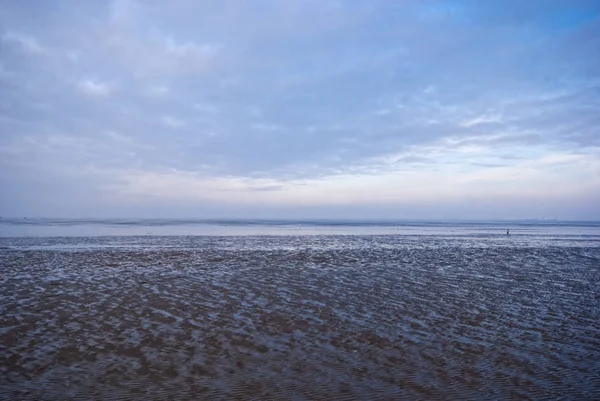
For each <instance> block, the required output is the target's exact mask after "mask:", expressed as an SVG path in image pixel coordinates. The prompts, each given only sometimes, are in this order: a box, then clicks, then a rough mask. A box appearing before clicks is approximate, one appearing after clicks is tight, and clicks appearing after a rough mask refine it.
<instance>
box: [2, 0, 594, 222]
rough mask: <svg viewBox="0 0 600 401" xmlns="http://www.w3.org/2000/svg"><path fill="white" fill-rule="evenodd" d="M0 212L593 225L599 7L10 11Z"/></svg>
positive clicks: (448, 4) (145, 5) (5, 6)
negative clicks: (545, 219)
mask: <svg viewBox="0 0 600 401" xmlns="http://www.w3.org/2000/svg"><path fill="white" fill-rule="evenodd" d="M0 215H1V216H22V215H28V216H65V217H70V216H86V217H93V216H98V217H100V216H115V217H119V216H132V217H134V216H135V217H137V216H140V217H151V216H155V217H186V216H188V217H277V218H281V217H294V218H296V217H334V218H335V217H338V218H341V217H353V218H386V217H389V218H539V217H544V216H547V217H553V218H565V219H568V218H574V219H600V2H599V1H595V0H590V1H578V0H548V1H541V0H535V1H522V0H514V1H507V0H499V1H492V0H490V1H475V0H473V1H439V2H438V1H423V0H419V1H409V0H406V1H399V0H398V1H397V0H369V1H366V0H365V1H362V0H349V1H341V0H339V1H329V0H286V1H280V0H253V1H241V0H236V1H233V0H216V1H212V0H207V1H200V0H198V1H197V0H170V1H166V0H165V1H160V0H147V1H143V0H137V1H136V0H115V1H112V2H108V1H106V2H105V1H80V0H48V1H23V0H2V1H0Z"/></svg>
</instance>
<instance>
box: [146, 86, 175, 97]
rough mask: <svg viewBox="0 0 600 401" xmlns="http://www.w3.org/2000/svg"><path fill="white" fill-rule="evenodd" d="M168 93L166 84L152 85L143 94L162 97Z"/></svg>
mask: <svg viewBox="0 0 600 401" xmlns="http://www.w3.org/2000/svg"><path fill="white" fill-rule="evenodd" d="M168 93H169V87H168V86H166V85H152V86H150V87H148V88H146V90H145V91H144V94H146V95H148V96H150V97H163V96H165V95H166V94H168Z"/></svg>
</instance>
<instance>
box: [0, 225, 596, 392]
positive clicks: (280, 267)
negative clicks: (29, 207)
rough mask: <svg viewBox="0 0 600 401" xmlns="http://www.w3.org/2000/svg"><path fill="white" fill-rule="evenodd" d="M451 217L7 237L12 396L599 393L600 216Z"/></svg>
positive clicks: (4, 323)
mask: <svg viewBox="0 0 600 401" xmlns="http://www.w3.org/2000/svg"><path fill="white" fill-rule="evenodd" d="M261 227H262V226H261ZM444 227H445V228H442V229H436V228H435V227H433V228H434V229H433V231H431V230H430V229H428V228H427V225H425V229H422V230H421V231H420V232H419V233H415V232H414V230H413V231H410V230H408V229H407V230H408V231H406V232H404V231H403V230H402V226H398V227H396V226H393V227H391V228H390V227H387V226H385V227H383V228H381V227H380V228H381V229H384V230H389V233H386V234H382V233H379V234H368V235H364V234H361V232H364V230H365V228H364V227H360V226H358V227H356V226H352V227H351V228H347V232H344V233H343V234H335V233H333V234H332V233H331V232H329V231H327V230H324V229H319V228H314V227H313V228H310V227H304V231H307V230H308V232H309V233H310V232H311V231H310V230H313V231H314V230H316V231H317V235H315V234H314V232H313V233H312V234H310V235H296V234H297V233H296V234H294V233H291V232H287V231H286V232H285V233H283V234H284V235H270V234H269V233H267V234H266V235H265V234H263V235H257V234H256V233H254V232H249V235H228V234H227V233H224V234H223V233H221V234H223V235H218V236H211V235H185V236H182V235H176V233H177V227H176V226H170V230H171V231H170V233H171V234H172V235H122V233H118V235H103V236H94V235H87V236H49V235H44V236H22V235H21V236H7V235H5V236H4V237H2V238H0V269H1V271H0V274H1V277H0V330H1V335H0V338H1V343H0V399H2V400H20V399H23V400H56V399H61V400H64V399H102V400H112V399H119V400H137V399H140V400H160V399H172V400H196V399H207V400H216V399H223V400H249V399H256V400H270V399H272V400H284V399H290V400H326V399H327V400H356V399H364V400H393V399H455V400H462V399H558V398H563V399H578V400H585V399H589V400H592V399H598V398H599V397H600V376H599V374H598V372H600V354H599V351H598V350H600V295H599V294H600V241H599V238H600V232H598V227H597V226H594V225H591V226H586V227H584V228H583V229H581V227H579V228H578V227H575V228H573V227H570V228H569V227H566V228H565V227H563V228H561V227H558V228H557V227H556V226H551V227H545V226H540V225H537V226H535V224H534V225H533V226H528V227H529V228H522V229H521V230H520V229H519V228H517V229H511V235H510V236H507V235H506V234H505V233H504V232H505V230H501V229H500V228H499V229H498V230H497V231H498V233H496V232H495V231H494V230H493V229H491V228H490V226H486V227H487V228H485V229H483V228H481V227H478V226H470V227H468V228H465V227H464V226H459V225H455V226H453V227H452V226H451V225H447V226H444ZM531 227H533V228H531ZM590 227H591V228H590ZM204 228H206V227H204ZM238 228H239V227H238ZM429 228H431V227H429ZM332 229H336V228H335V227H334V228H332ZM144 230H150V228H148V227H147V226H144V227H143V228H141V229H140V231H144ZM319 230H321V231H319ZM428 230H429V231H428ZM569 230H570V231H569ZM323 231H325V232H324V233H323ZM5 232H6V231H5ZM90 232H93V230H91V231H90ZM565 233H566V234H565ZM271 234H272V233H271Z"/></svg>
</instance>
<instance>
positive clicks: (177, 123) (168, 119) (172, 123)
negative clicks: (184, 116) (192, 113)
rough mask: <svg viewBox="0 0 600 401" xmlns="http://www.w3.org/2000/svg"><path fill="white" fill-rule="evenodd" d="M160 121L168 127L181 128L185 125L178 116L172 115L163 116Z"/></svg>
mask: <svg viewBox="0 0 600 401" xmlns="http://www.w3.org/2000/svg"><path fill="white" fill-rule="evenodd" d="M161 122H162V123H163V124H164V125H166V126H167V127H169V128H175V129H177V128H183V127H185V126H186V125H187V123H186V122H185V121H183V120H181V119H179V118H175V117H172V116H164V117H163V118H162V119H161Z"/></svg>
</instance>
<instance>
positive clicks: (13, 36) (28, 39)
mask: <svg viewBox="0 0 600 401" xmlns="http://www.w3.org/2000/svg"><path fill="white" fill-rule="evenodd" d="M2 41H3V42H5V43H10V44H14V45H17V46H18V47H20V48H21V49H22V50H23V51H25V52H27V53H30V54H37V55H43V54H47V52H48V51H47V49H46V48H44V47H43V46H42V45H40V43H39V42H38V40H37V39H36V38H34V37H33V36H31V35H27V34H24V33H21V32H15V31H6V32H5V33H4V34H3V35H2Z"/></svg>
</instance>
